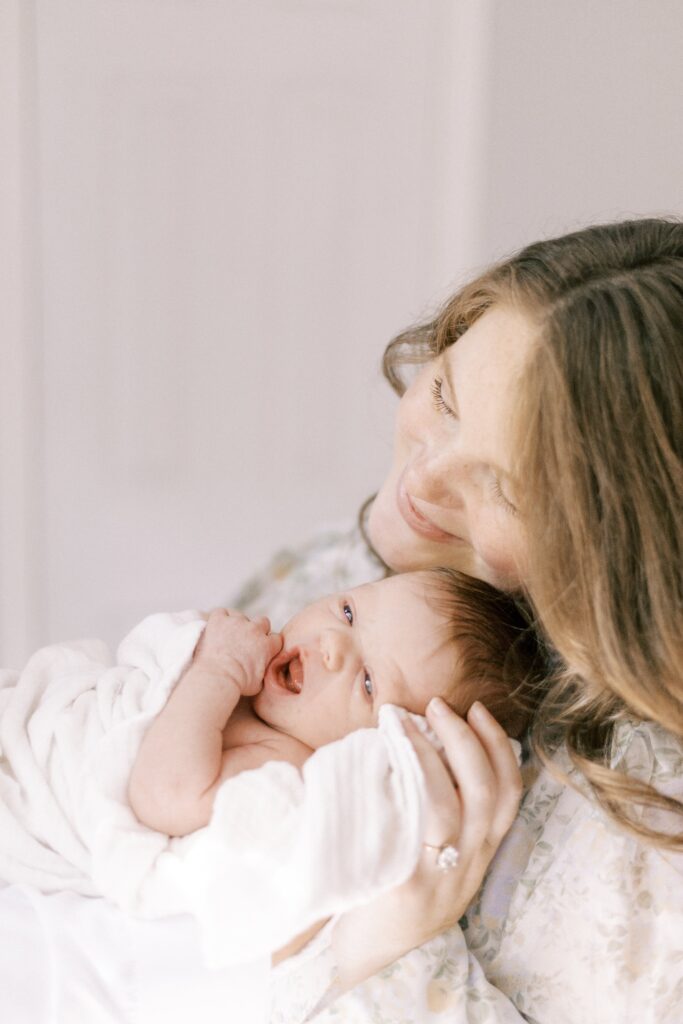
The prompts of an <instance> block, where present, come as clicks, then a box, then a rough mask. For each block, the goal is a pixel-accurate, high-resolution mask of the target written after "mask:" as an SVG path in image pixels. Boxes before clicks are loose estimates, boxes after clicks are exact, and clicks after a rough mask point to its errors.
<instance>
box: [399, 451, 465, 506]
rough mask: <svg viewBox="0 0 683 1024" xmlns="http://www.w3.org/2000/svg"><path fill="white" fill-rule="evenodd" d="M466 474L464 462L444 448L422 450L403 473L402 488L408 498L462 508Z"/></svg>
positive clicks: (454, 453)
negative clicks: (403, 486) (410, 496)
mask: <svg viewBox="0 0 683 1024" xmlns="http://www.w3.org/2000/svg"><path fill="white" fill-rule="evenodd" d="M468 479H469V470H468V466H467V462H466V460H464V459H463V458H462V457H461V456H460V455H459V454H458V453H457V452H453V451H448V450H447V449H445V448H444V447H441V448H439V447H438V446H434V447H425V448H424V449H423V450H422V452H421V453H420V454H419V455H418V457H417V458H416V459H415V460H414V462H413V463H412V465H411V466H410V468H409V470H408V472H407V473H406V478H405V485H406V488H407V490H408V491H409V493H410V494H411V495H413V496H414V497H416V498H422V500H423V501H426V502H428V503H429V504H431V505H443V506H444V507H447V508H459V507H460V506H462V505H464V500H463V487H464V486H466V485H467V481H468Z"/></svg>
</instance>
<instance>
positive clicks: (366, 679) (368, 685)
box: [363, 668, 375, 697]
mask: <svg viewBox="0 0 683 1024" xmlns="http://www.w3.org/2000/svg"><path fill="white" fill-rule="evenodd" d="M363 689H364V690H365V692H366V693H367V695H368V697H372V696H373V695H374V692H375V690H374V687H373V685H372V678H371V676H370V673H369V672H368V670H367V669H366V668H364V669H363Z"/></svg>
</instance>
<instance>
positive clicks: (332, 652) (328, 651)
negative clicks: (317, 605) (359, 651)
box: [320, 629, 346, 672]
mask: <svg viewBox="0 0 683 1024" xmlns="http://www.w3.org/2000/svg"><path fill="white" fill-rule="evenodd" d="M320 649H321V653H322V659H323V665H324V666H325V668H326V669H327V671H328V672H338V671H339V669H341V668H342V667H343V665H344V659H345V656H346V645H345V643H344V639H343V637H342V636H341V634H340V633H339V632H338V631H337V630H335V629H328V630H325V632H324V633H323V635H322V637H321V643H320Z"/></svg>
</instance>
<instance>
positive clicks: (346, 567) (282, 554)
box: [230, 523, 384, 629]
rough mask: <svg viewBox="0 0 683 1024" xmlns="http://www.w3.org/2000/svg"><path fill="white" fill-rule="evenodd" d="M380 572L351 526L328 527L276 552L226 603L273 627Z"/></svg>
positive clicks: (378, 575)
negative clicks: (265, 618) (266, 619)
mask: <svg viewBox="0 0 683 1024" xmlns="http://www.w3.org/2000/svg"><path fill="white" fill-rule="evenodd" d="M383 575H384V567H383V565H382V563H381V562H380V561H379V560H378V559H377V558H376V557H375V556H374V555H373V553H372V552H371V550H370V548H369V547H368V545H367V544H366V542H365V540H364V538H363V536H362V534H361V532H360V529H359V528H358V526H357V525H351V524H349V523H346V524H342V525H341V526H340V525H336V526H329V527H326V528H325V529H322V530H320V531H318V532H317V533H316V534H315V535H314V536H313V537H312V538H311V539H310V540H309V541H307V542H306V543H304V544H301V545H298V546H292V547H286V548H281V549H280V550H279V551H277V552H276V553H275V554H274V555H273V556H272V557H271V559H270V560H269V561H268V562H267V563H266V565H265V566H264V568H263V569H261V570H260V571H258V572H256V573H255V574H254V575H253V576H251V577H250V578H249V579H248V580H247V581H246V583H245V584H244V585H243V587H242V588H241V590H240V591H239V593H238V594H237V595H236V596H235V597H234V598H233V600H232V601H231V602H230V604H231V605H232V606H233V607H237V608H241V609H242V610H243V611H244V612H245V613H246V614H247V615H250V616H256V615H268V616H269V618H270V619H271V621H272V623H273V627H274V628H275V629H279V628H280V627H281V626H282V625H283V624H284V623H285V622H286V621H287V620H288V619H290V618H291V617H292V615H294V613H295V612H297V611H300V609H301V608H303V607H304V606H305V605H307V604H310V603H311V601H316V600H317V599H318V598H320V597H324V596H325V595H326V594H331V593H334V592H336V591H339V590H346V589H348V588H351V587H357V586H360V585H361V584H362V583H368V582H370V581H371V580H376V579H379V578H380V577H381V576H383Z"/></svg>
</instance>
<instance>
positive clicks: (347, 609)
mask: <svg viewBox="0 0 683 1024" xmlns="http://www.w3.org/2000/svg"><path fill="white" fill-rule="evenodd" d="M342 611H343V613H344V615H345V617H346V619H347V621H348V623H349V626H352V625H353V608H352V607H351V605H350V604H348V603H347V602H346V601H345V602H344V604H343V605H342Z"/></svg>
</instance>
